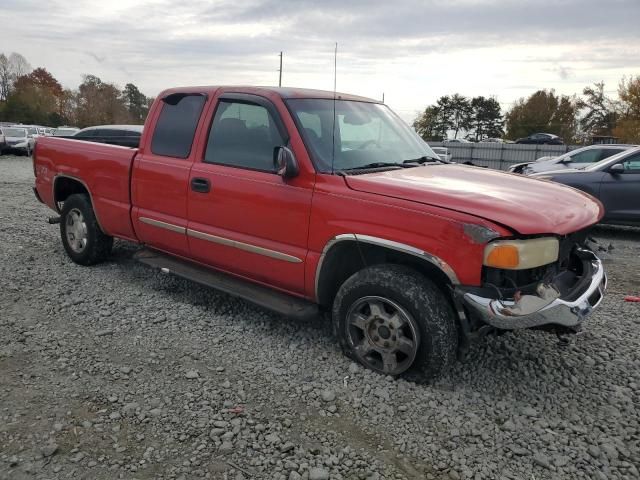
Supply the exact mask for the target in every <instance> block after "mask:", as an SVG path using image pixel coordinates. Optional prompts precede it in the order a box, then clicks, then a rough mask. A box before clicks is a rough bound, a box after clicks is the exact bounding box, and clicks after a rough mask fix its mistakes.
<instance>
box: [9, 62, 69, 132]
mask: <svg viewBox="0 0 640 480" xmlns="http://www.w3.org/2000/svg"><path fill="white" fill-rule="evenodd" d="M62 92H63V90H62V86H61V85H60V83H59V82H58V81H57V80H56V79H55V78H54V77H53V75H51V73H49V72H48V71H47V70H46V69H44V68H36V69H35V70H33V71H32V72H31V73H29V74H26V75H22V76H20V77H18V78H17V79H16V80H15V82H14V83H13V88H12V90H11V93H10V94H9V97H8V98H7V102H6V105H5V108H4V116H5V117H6V118H10V119H12V120H13V121H19V122H22V123H35V124H41V125H51V124H57V123H58V122H59V120H60V115H59V113H60V108H59V107H60V97H61V95H62Z"/></svg>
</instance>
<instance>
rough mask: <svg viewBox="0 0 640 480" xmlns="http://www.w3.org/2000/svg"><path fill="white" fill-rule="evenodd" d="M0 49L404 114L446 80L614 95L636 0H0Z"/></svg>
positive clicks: (62, 73)
mask: <svg viewBox="0 0 640 480" xmlns="http://www.w3.org/2000/svg"><path fill="white" fill-rule="evenodd" d="M0 18H1V20H0V52H4V53H5V54H9V53H10V52H13V51H16V52H19V53H21V54H22V55H24V56H25V57H26V58H27V60H28V61H29V62H30V63H31V65H32V66H33V67H44V68H46V69H47V70H49V71H50V72H51V73H52V74H53V75H54V76H55V77H56V78H57V79H58V80H59V81H60V82H61V83H62V84H63V86H65V87H68V88H76V87H77V86H78V84H79V83H80V82H81V81H82V75H83V74H92V75H96V76H98V77H100V78H101V79H102V80H103V81H108V82H113V83H116V84H117V85H119V86H120V87H123V86H124V85H125V84H126V83H129V82H131V83H134V84H136V85H137V86H138V87H139V88H140V90H141V91H142V92H143V93H145V94H146V95H148V96H155V95H157V94H158V93H159V92H160V91H161V90H163V89H164V88H168V87H173V86H183V85H217V84H225V85H229V84H234V85H277V83H278V64H279V56H278V55H279V52H280V51H282V52H284V61H283V75H282V84H283V86H296V87H308V88H320V89H325V90H332V89H333V80H334V79H333V52H334V45H335V42H337V43H338V57H337V89H338V90H339V91H342V92H348V93H355V94H359V95H363V96H368V97H372V98H378V99H379V98H382V95H383V93H384V97H385V101H386V103H387V104H388V105H389V106H391V107H392V108H393V109H394V110H395V111H396V112H398V113H399V114H400V115H401V116H402V117H403V118H404V119H405V120H407V121H408V122H411V121H412V120H413V118H415V116H416V114H417V113H418V112H419V111H422V110H423V109H424V108H425V107H426V106H427V105H429V104H431V103H434V102H435V101H436V100H437V98H438V97H440V96H442V95H448V94H453V93H460V94H462V95H465V96H476V95H484V96H495V97H496V98H497V99H498V101H499V102H500V103H501V104H502V105H503V108H505V109H508V108H509V107H510V105H511V104H512V103H513V102H514V101H515V100H516V99H518V98H520V97H526V96H528V95H530V94H531V93H533V92H534V91H536V90H539V89H555V91H556V92H557V93H562V94H569V95H572V94H579V93H581V91H582V89H583V88H584V87H585V86H587V85H589V84H592V83H594V82H599V81H604V82H605V84H606V91H607V92H608V93H610V94H613V95H615V92H616V90H617V85H618V82H619V81H620V79H621V78H622V77H623V76H625V75H626V76H630V75H640V28H638V25H639V24H640V0H552V1H550V0H536V1H529V0H440V1H432V0H422V1H419V0H383V1H378V0H351V1H349V0H324V1H313V0H295V1H294V0H208V1H203V0H188V1H178V0H170V1H168V0H167V1H165V0H152V1H151V0H150V1H142V0H141V1H136V0H103V1H101V2H95V1H94V2H91V1H85V0H74V1H69V0H63V1H60V0H47V1H42V0H38V1H37V2H36V1H33V0H0Z"/></svg>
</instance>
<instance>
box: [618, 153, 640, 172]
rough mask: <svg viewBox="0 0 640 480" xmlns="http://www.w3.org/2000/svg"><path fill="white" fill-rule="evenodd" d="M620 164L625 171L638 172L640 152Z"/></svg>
mask: <svg viewBox="0 0 640 480" xmlns="http://www.w3.org/2000/svg"><path fill="white" fill-rule="evenodd" d="M622 165H623V166H624V171H625V172H627V173H640V154H638V155H633V156H631V157H629V158H627V159H625V161H624V162H622Z"/></svg>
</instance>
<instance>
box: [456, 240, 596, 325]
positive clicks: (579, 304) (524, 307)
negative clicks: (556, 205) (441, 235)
mask: <svg viewBox="0 0 640 480" xmlns="http://www.w3.org/2000/svg"><path fill="white" fill-rule="evenodd" d="M578 253H579V255H580V258H581V260H582V268H583V275H582V278H581V279H580V280H579V281H577V282H576V284H575V285H574V286H573V288H571V289H569V290H568V291H565V292H564V293H560V292H561V291H562V290H566V289H563V288H559V287H558V286H556V285H554V284H553V282H552V283H550V284H544V283H540V284H539V285H538V286H537V288H536V293H537V294H536V295H518V296H516V298H513V299H510V300H504V299H496V298H488V297H486V296H482V295H479V294H477V293H474V289H473V288H468V287H459V288H458V289H457V292H456V293H457V294H458V298H460V297H461V298H462V302H463V304H464V305H465V306H466V308H467V309H468V311H469V313H471V314H472V315H477V316H478V317H480V319H481V320H482V321H483V322H484V323H486V324H489V325H491V326H493V327H496V328H499V329H503V330H515V329H521V328H532V327H540V326H543V325H562V326H564V327H569V328H571V327H578V326H579V325H580V324H581V323H582V320H583V319H584V318H585V317H587V316H588V315H589V314H590V313H591V312H592V311H593V310H594V309H595V308H596V307H597V306H598V305H599V304H600V302H601V301H602V298H603V294H604V291H605V289H606V287H607V276H606V274H605V272H604V269H603V267H602V262H601V261H600V259H599V258H598V257H597V256H596V255H595V254H594V253H593V252H591V251H589V250H586V249H580V250H579V252H578Z"/></svg>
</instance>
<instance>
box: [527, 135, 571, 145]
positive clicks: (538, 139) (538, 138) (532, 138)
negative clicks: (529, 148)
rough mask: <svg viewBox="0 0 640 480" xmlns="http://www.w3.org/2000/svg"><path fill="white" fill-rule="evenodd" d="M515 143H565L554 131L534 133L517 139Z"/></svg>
mask: <svg viewBox="0 0 640 480" xmlns="http://www.w3.org/2000/svg"><path fill="white" fill-rule="evenodd" d="M515 143H520V144H530V145H564V141H563V140H562V138H560V137H559V136H558V135H554V134H552V133H532V134H531V135H529V136H528V137H524V138H519V139H517V140H516V141H515Z"/></svg>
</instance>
